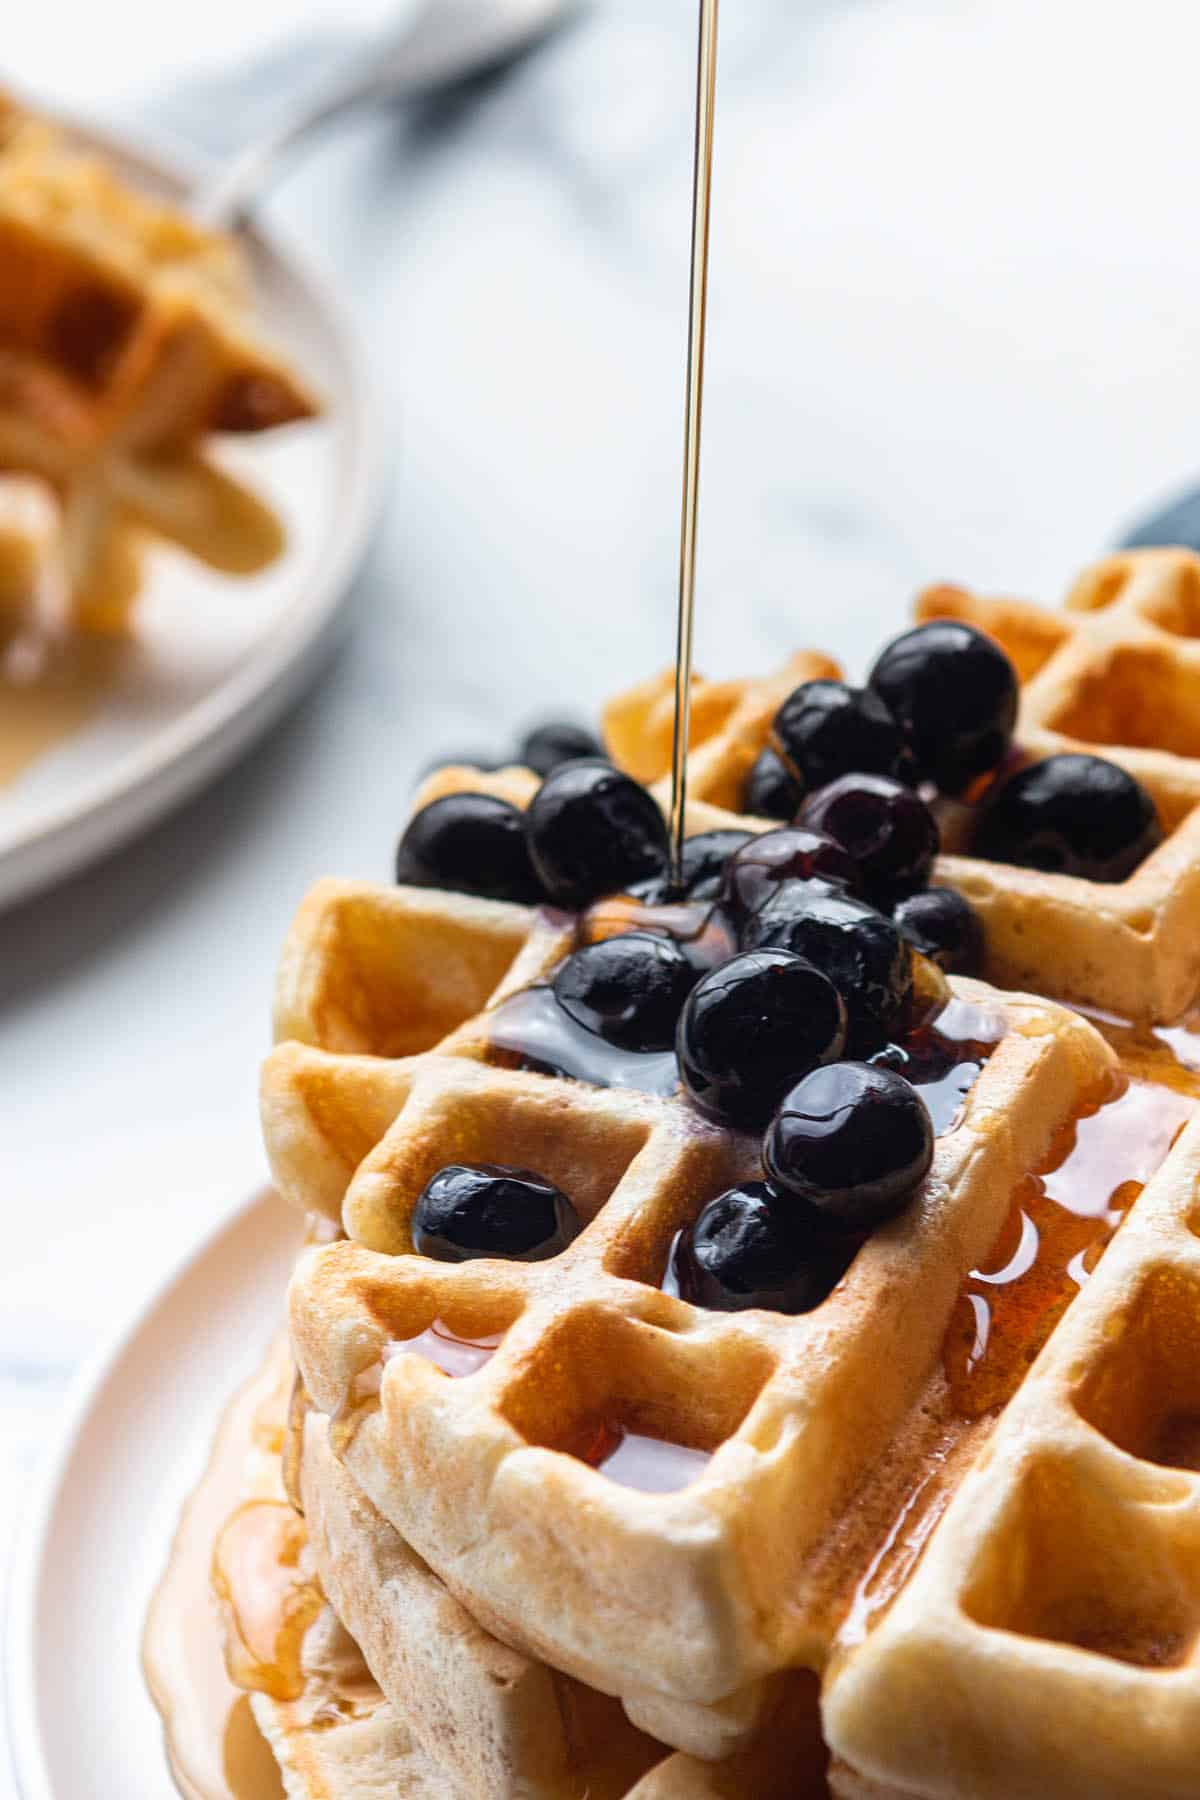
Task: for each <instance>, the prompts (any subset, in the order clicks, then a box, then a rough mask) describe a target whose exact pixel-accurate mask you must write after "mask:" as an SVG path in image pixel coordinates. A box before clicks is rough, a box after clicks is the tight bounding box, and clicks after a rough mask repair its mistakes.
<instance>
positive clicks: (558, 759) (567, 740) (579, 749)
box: [517, 719, 604, 775]
mask: <svg viewBox="0 0 1200 1800" xmlns="http://www.w3.org/2000/svg"><path fill="white" fill-rule="evenodd" d="M603 755H604V745H603V744H602V743H601V742H600V739H599V738H598V737H597V736H596V734H595V732H594V731H588V730H587V729H586V728H585V727H584V726H583V725H576V724H574V723H573V722H572V721H571V720H570V719H548V720H547V721H546V722H545V724H542V725H536V726H535V727H534V728H533V730H532V731H527V732H526V734H525V736H524V737H523V738H522V739H521V744H520V748H519V749H518V751H517V761H518V762H520V763H524V764H525V767H526V768H527V769H532V770H533V772H534V774H535V775H549V773H550V771H551V769H557V768H558V767H559V765H560V764H561V763H565V762H577V761H578V759H579V758H580V757H581V756H603Z"/></svg>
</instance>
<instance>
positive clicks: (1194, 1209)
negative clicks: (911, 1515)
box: [825, 1120, 1200, 1800]
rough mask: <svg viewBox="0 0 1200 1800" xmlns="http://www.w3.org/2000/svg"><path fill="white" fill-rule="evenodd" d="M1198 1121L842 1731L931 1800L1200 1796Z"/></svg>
mask: <svg viewBox="0 0 1200 1800" xmlns="http://www.w3.org/2000/svg"><path fill="white" fill-rule="evenodd" d="M1198 1226H1200V1120H1197V1121H1194V1122H1193V1123H1192V1124H1191V1125H1190V1126H1189V1127H1188V1129H1187V1130H1186V1131H1185V1132H1184V1134H1183V1136H1182V1137H1181V1138H1180V1139H1179V1141H1178V1143H1177V1145H1176V1147H1175V1149H1174V1151H1173V1152H1172V1154H1171V1155H1170V1157H1169V1158H1168V1160H1167V1161H1166V1163H1165V1164H1164V1165H1163V1167H1162V1169H1161V1170H1160V1172H1159V1174H1158V1176H1157V1177H1156V1179H1155V1180H1154V1181H1152V1182H1151V1183H1150V1185H1149V1186H1148V1187H1147V1189H1146V1190H1145V1192H1144V1194H1143V1195H1142V1197H1141V1199H1140V1200H1139V1201H1138V1202H1137V1203H1136V1205H1135V1206H1134V1208H1133V1210H1132V1212H1131V1214H1130V1216H1129V1218H1128V1220H1127V1221H1126V1223H1125V1225H1124V1226H1123V1227H1122V1229H1121V1231H1120V1233H1119V1235H1118V1237H1117V1239H1116V1241H1115V1243H1114V1244H1113V1246H1112V1248H1111V1249H1110V1250H1109V1252H1108V1253H1107V1255H1106V1256H1105V1258H1104V1260H1103V1262H1102V1263H1101V1265H1100V1268H1099V1270H1098V1271H1097V1273H1096V1274H1095V1275H1094V1276H1093V1278H1092V1279H1091V1281H1089V1282H1088V1284H1087V1286H1086V1287H1085V1288H1084V1290H1083V1292H1082V1294H1081V1295H1080V1298H1079V1299H1078V1301H1077V1302H1076V1303H1075V1305H1074V1306H1073V1307H1072V1308H1071V1310H1070V1311H1069V1312H1068V1314H1067V1316H1066V1318H1065V1320H1064V1321H1063V1323H1062V1324H1061V1325H1060V1327H1059V1329H1058V1331H1057V1332H1056V1333H1055V1335H1054V1336H1053V1338H1052V1339H1051V1340H1050V1342H1049V1344H1048V1345H1047V1347H1046V1349H1045V1350H1044V1351H1043V1353H1042V1355H1041V1357H1040V1358H1039V1360H1038V1362H1037V1364H1036V1365H1035V1367H1034V1369H1033V1370H1032V1372H1031V1374H1030V1376H1029V1378H1028V1380H1027V1381H1026V1382H1025V1383H1024V1385H1023V1387H1022V1388H1021V1390H1020V1392H1019V1393H1018V1394H1017V1395H1016V1397H1015V1398H1014V1399H1013V1401H1012V1402H1011V1404H1010V1405H1009V1407H1008V1409H1007V1411H1006V1413H1005V1415H1004V1417H1003V1419H1002V1420H1001V1422H1000V1424H999V1426H998V1428H997V1430H996V1432H995V1435H994V1436H993V1438H992V1440H991V1443H990V1445H989V1448H988V1452H987V1455H986V1457H985V1458H984V1459H981V1461H980V1462H979V1464H978V1465H977V1467H976V1468H975V1469H974V1470H973V1471H972V1473H971V1474H970V1475H968V1476H967V1478H966V1480H965V1481H964V1482H963V1484H962V1487H961V1488H960V1490H959V1492H958V1494H957V1496H956V1497H955V1499H954V1500H953V1501H952V1503H951V1505H950V1508H949V1510H948V1511H947V1513H946V1516H945V1518H944V1519H943V1521H942V1523H941V1525H940V1526H939V1528H938V1530H937V1532H936V1534H935V1535H934V1537H933V1540H932V1542H931V1544H930V1547H929V1550H928V1552H927V1554H926V1556H925V1559H924V1561H923V1562H922V1564H921V1566H920V1567H919V1569H918V1570H917V1572H916V1574H915V1575H914V1577H913V1579H912V1580H911V1582H910V1583H909V1585H908V1587H907V1588H906V1589H905V1591H904V1592H903V1593H902V1594H901V1596H900V1597H899V1599H898V1600H897V1602H896V1604H895V1606H894V1607H893V1609H892V1610H891V1612H890V1613H889V1614H888V1616H887V1617H886V1618H885V1619H884V1620H883V1622H882V1624H880V1626H879V1627H878V1629H877V1630H876V1631H875V1632H874V1633H873V1635H872V1636H871V1637H869V1638H868V1639H867V1642H866V1643H865V1645H864V1646H863V1647H862V1648H861V1649H859V1650H858V1651H857V1652H856V1653H855V1654H854V1655H853V1656H851V1657H849V1658H848V1659H847V1660H846V1662H845V1664H844V1666H843V1667H841V1668H840V1669H837V1670H835V1672H834V1674H833V1677H832V1679H831V1680H830V1681H829V1682H828V1683H827V1687H826V1695H825V1724H826V1733H827V1735H828V1737H829V1739H830V1741H831V1743H832V1745H833V1747H834V1748H835V1750H836V1751H838V1752H839V1753H840V1754H841V1755H843V1756H844V1757H845V1758H846V1759H847V1760H848V1761H850V1762H851V1763H852V1764H854V1765H855V1766H856V1767H857V1768H859V1769H861V1770H865V1771H866V1772H867V1773H868V1774H872V1775H877V1776H879V1777H880V1778H885V1779H891V1780H900V1781H903V1782H905V1783H907V1784H909V1785H910V1786H911V1787H912V1788H913V1790H914V1791H915V1792H917V1793H919V1794H922V1795H926V1796H930V1797H931V1800H933V1797H936V1800H959V1797H960V1796H962V1795H964V1794H971V1795H981V1796H983V1795H993V1794H995V1795H1004V1796H1005V1800H1043V1796H1044V1795H1046V1794H1047V1792H1053V1793H1054V1794H1055V1796H1056V1797H1060V1800H1096V1796H1100V1795H1103V1796H1105V1797H1106V1800H1110V1797H1111V1800H1146V1797H1147V1796H1149V1795H1171V1796H1183V1795H1188V1794H1192V1793H1194V1792H1195V1791H1196V1749H1197V1745H1198V1744H1200V1664H1198V1661H1197V1651H1196V1642H1197V1636H1198V1631H1200V1480H1198V1476H1197V1471H1198V1470H1200V1377H1198V1375H1197V1371H1198V1369H1200V1244H1198V1243H1197V1236H1196V1233H1197V1228H1198Z"/></svg>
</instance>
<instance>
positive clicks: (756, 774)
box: [742, 746, 804, 819]
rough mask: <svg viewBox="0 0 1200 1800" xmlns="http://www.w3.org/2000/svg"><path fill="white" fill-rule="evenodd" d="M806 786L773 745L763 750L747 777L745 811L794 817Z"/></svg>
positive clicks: (768, 816)
mask: <svg viewBox="0 0 1200 1800" xmlns="http://www.w3.org/2000/svg"><path fill="white" fill-rule="evenodd" d="M803 798H804V789H803V787H802V786H801V785H800V783H799V782H798V781H797V780H796V777H795V776H794V775H793V774H792V771H791V770H790V769H789V768H788V766H787V764H786V763H785V762H784V760H783V758H782V757H781V756H779V755H778V754H777V753H776V752H775V751H774V750H772V749H771V748H770V747H769V746H768V747H767V749H765V750H760V751H759V753H758V755H757V757H756V758H755V759H754V763H753V765H752V767H751V770H750V773H749V775H748V776H747V777H746V788H745V792H744V794H743V796H742V811H743V812H748V813H752V814H753V815H754V816H755V818H758V819H794V818H795V816H796V814H797V813H798V812H799V810H800V802H801V801H802V800H803Z"/></svg>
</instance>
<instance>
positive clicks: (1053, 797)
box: [970, 753, 1162, 881]
mask: <svg viewBox="0 0 1200 1800" xmlns="http://www.w3.org/2000/svg"><path fill="white" fill-rule="evenodd" d="M1161 842H1162V831H1161V829H1160V827H1159V823H1158V817H1157V814H1156V813H1155V810H1154V802H1153V800H1152V799H1151V798H1150V796H1149V794H1148V793H1147V792H1146V790H1145V788H1144V787H1143V786H1142V784H1141V783H1140V782H1139V781H1136V780H1135V779H1134V777H1133V776H1132V775H1130V774H1128V773H1127V772H1126V771H1125V770H1124V769H1121V768H1118V767H1117V765H1116V763H1110V762H1105V761H1103V760H1102V758H1100V757H1098V756H1082V755H1076V754H1074V753H1070V754H1067V755H1062V756H1048V757H1047V758H1046V759H1045V761H1044V762H1039V763H1031V764H1030V765H1029V766H1028V767H1027V768H1024V769H1020V770H1018V772H1017V773H1016V774H1015V775H1013V776H1012V777H1011V778H1010V779H1009V780H1008V781H1006V782H1004V783H1003V785H1002V786H1001V787H999V788H997V789H996V790H995V792H994V793H993V794H991V795H989V797H988V799H987V800H986V801H985V802H984V803H983V805H982V806H981V807H980V809H979V815H978V818H977V819H976V822H975V830H974V832H973V834H972V838H971V846H970V848H971V854H972V855H973V856H982V857H986V858H987V860H988V861H990V862H1004V863H1019V864H1021V865H1022V866H1024V867H1026V868H1030V869H1047V870H1050V871H1051V872H1052V873H1054V874H1057V875H1080V876H1082V877H1083V878H1084V879H1085V880H1087V881H1124V879H1125V877H1126V876H1127V875H1130V874H1132V872H1133V870H1134V869H1136V868H1137V866H1138V864H1139V863H1140V862H1141V861H1142V860H1143V858H1145V857H1147V856H1149V854H1150V852H1151V851H1152V850H1153V849H1155V848H1156V847H1157V845H1158V844H1160V843H1161Z"/></svg>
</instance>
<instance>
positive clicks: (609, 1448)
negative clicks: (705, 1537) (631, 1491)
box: [573, 1424, 711, 1494]
mask: <svg viewBox="0 0 1200 1800" xmlns="http://www.w3.org/2000/svg"><path fill="white" fill-rule="evenodd" d="M573 1454H575V1455H577V1456H578V1458H579V1460H580V1462H585V1463H589V1464H590V1465H591V1467H592V1468H593V1469H597V1470H599V1472H600V1474H602V1475H607V1477H608V1479H609V1480H610V1481H615V1482H617V1483H619V1485H620V1486H621V1487H628V1488H636V1489H637V1490H638V1491H639V1492H640V1493H643V1494H674V1493H677V1492H678V1491H679V1489H680V1488H685V1487H690V1485H691V1484H692V1482H693V1481H695V1480H696V1479H697V1477H698V1476H700V1475H702V1474H703V1473H704V1470H705V1469H706V1468H707V1467H708V1464H709V1462H710V1461H711V1455H710V1453H709V1451H707V1450H693V1449H691V1448H690V1447H689V1446H688V1445H687V1444H676V1443H672V1442H671V1440H670V1439H669V1438H659V1437H648V1436H646V1434H645V1433H643V1432H639V1431H627V1430H626V1429H625V1428H624V1427H623V1426H621V1425H608V1424H600V1425H597V1426H596V1427H595V1428H594V1430H593V1431H592V1432H591V1434H590V1436H589V1437H588V1438H587V1440H586V1442H584V1443H582V1444H581V1445H580V1447H579V1449H578V1450H577V1451H575V1452H573Z"/></svg>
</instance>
